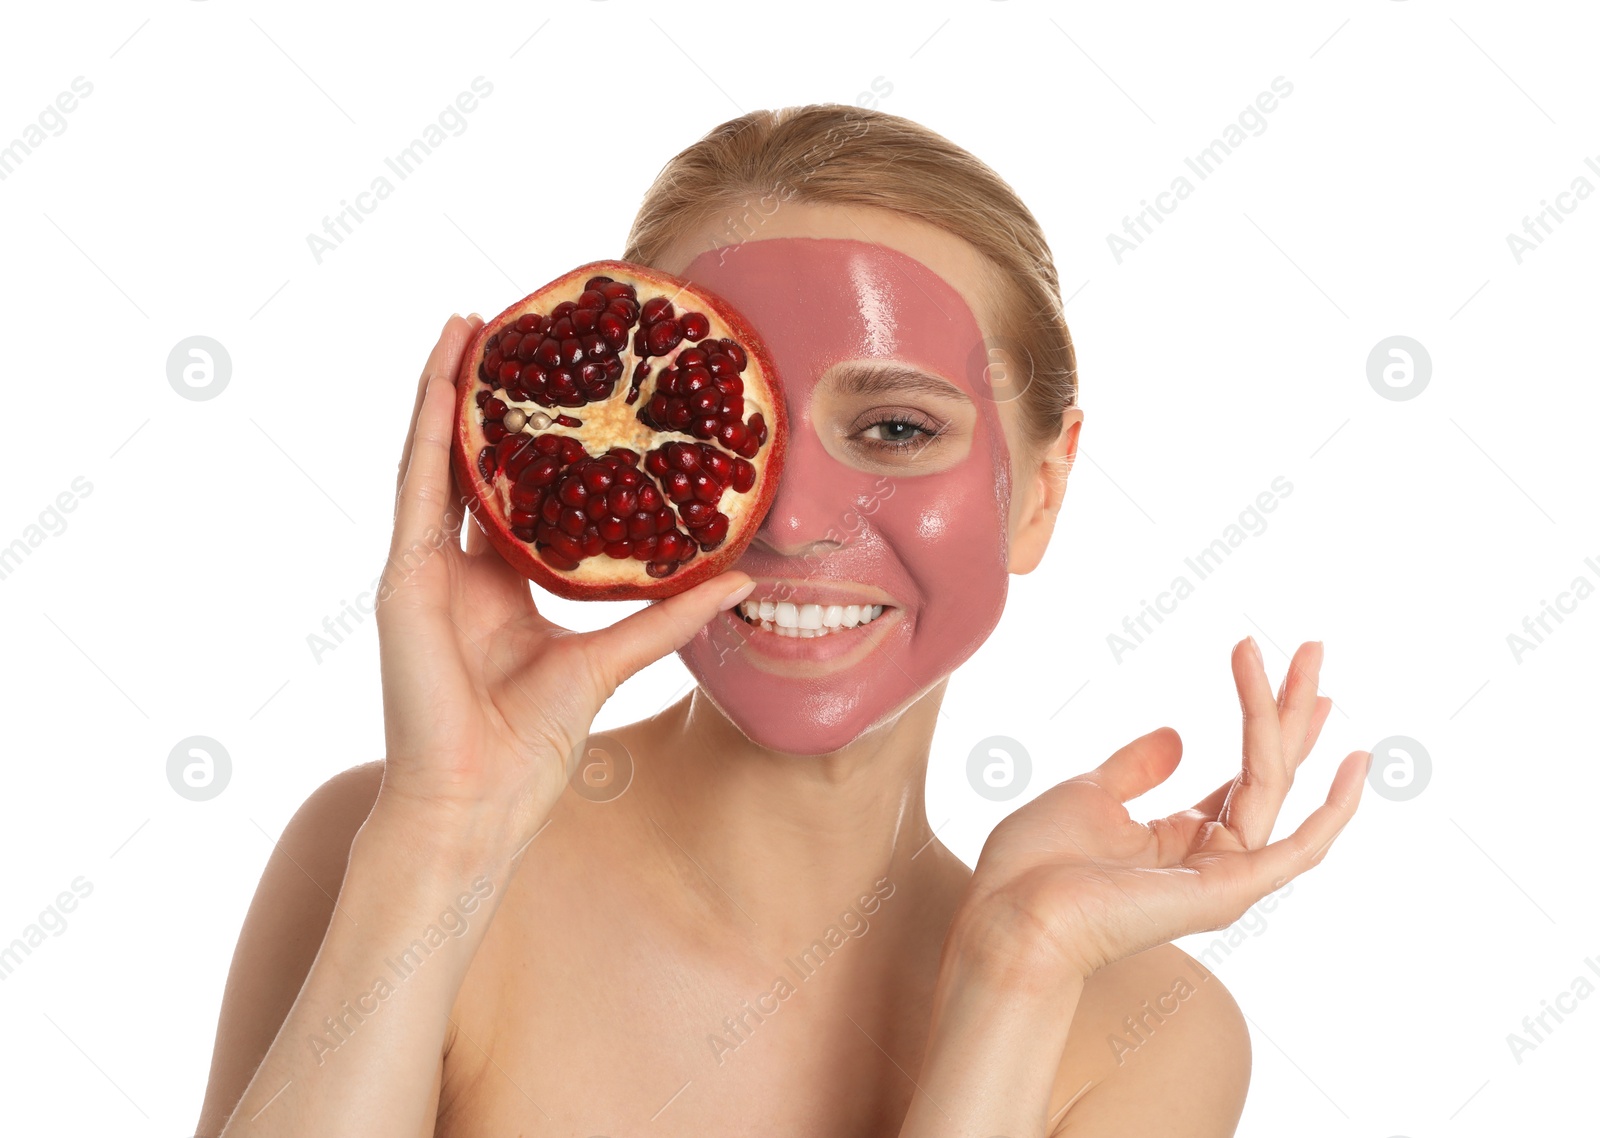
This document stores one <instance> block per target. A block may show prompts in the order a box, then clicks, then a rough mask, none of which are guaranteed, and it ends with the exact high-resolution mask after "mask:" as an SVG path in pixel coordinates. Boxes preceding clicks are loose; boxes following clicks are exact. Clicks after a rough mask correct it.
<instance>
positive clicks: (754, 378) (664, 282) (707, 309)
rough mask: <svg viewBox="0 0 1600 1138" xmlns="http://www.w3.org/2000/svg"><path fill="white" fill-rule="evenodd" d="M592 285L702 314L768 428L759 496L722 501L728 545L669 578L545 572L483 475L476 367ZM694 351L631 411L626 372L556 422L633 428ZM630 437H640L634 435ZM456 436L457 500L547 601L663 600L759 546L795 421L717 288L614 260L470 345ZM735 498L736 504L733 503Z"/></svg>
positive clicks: (757, 348) (767, 359)
mask: <svg viewBox="0 0 1600 1138" xmlns="http://www.w3.org/2000/svg"><path fill="white" fill-rule="evenodd" d="M594 276H608V277H612V278H613V279H616V280H621V281H625V282H629V283H633V284H636V285H638V286H641V287H640V301H641V302H642V301H643V300H644V299H645V294H644V288H645V287H648V288H650V289H653V290H656V291H658V292H659V293H661V294H663V295H665V296H667V297H669V298H672V299H673V301H674V304H675V305H676V306H677V307H678V308H680V309H688V310H693V311H698V312H703V313H704V314H705V315H706V317H707V318H708V319H709V320H710V322H711V331H710V333H709V335H708V336H707V337H704V338H702V339H701V340H700V341H699V342H704V341H705V340H706V339H716V338H721V337H726V338H729V339H732V340H733V341H735V342H736V343H738V344H739V345H740V346H741V347H743V348H744V350H745V354H746V356H747V361H748V362H747V363H746V365H745V369H744V371H743V373H742V376H741V378H742V379H743V380H744V383H745V401H746V404H747V410H756V411H760V412H761V413H762V414H763V416H764V417H765V419H766V422H767V441H766V443H765V444H763V446H762V447H761V448H760V450H759V451H758V452H757V453H756V455H755V457H752V458H750V459H749V460H748V461H749V462H751V463H752V464H753V465H754V466H755V468H756V484H755V488H754V490H753V492H749V493H746V494H736V493H735V492H733V491H731V490H729V491H726V492H725V493H724V495H723V500H724V501H726V502H728V503H729V505H730V507H732V509H731V510H724V512H725V513H728V517H729V526H728V537H727V539H726V540H724V541H723V543H722V544H721V545H719V546H718V547H717V548H715V549H713V550H711V551H710V552H709V553H707V552H697V553H696V554H695V556H694V557H693V558H692V559H691V560H690V561H688V562H687V563H685V564H683V565H681V566H680V567H679V568H678V569H677V571H675V572H674V573H672V575H671V576H669V577H664V578H652V577H650V576H648V575H647V574H646V571H645V563H644V562H641V561H636V560H631V559H630V560H613V559H611V558H607V557H604V556H602V557H590V558H586V559H585V560H583V561H581V562H579V564H578V568H577V569H575V570H572V571H562V570H558V569H555V568H554V567H552V566H550V565H547V564H546V563H545V562H544V561H543V560H542V559H541V558H540V557H539V555H538V553H537V552H536V551H535V549H534V547H533V546H532V545H530V544H528V543H526V542H524V541H522V540H521V539H519V538H518V537H517V536H516V535H514V534H512V533H511V532H510V528H509V524H508V522H507V521H506V516H507V513H506V497H505V495H506V491H505V488H504V486H503V485H495V484H494V483H492V482H490V481H486V480H485V479H484V478H483V475H482V472H481V471H480V470H479V469H478V462H477V456H478V454H479V452H480V450H481V449H482V448H483V447H484V446H485V445H487V441H486V440H485V438H484V435H483V433H482V429H481V421H480V414H479V411H478V407H477V405H476V403H475V401H474V392H476V391H477V390H478V389H479V383H478V375H477V370H478V364H479V363H480V361H482V359H483V357H484V348H485V343H486V341H487V340H488V339H489V337H490V336H492V335H493V334H494V333H495V332H496V331H497V330H499V329H501V328H503V327H505V326H506V325H508V324H510V323H511V322H512V321H514V320H516V319H517V317H519V316H521V315H523V314H525V313H529V312H538V313H546V312H548V311H549V310H550V308H551V307H553V305H554V304H555V303H558V302H559V301H560V300H562V299H570V298H571V297H572V296H574V295H576V294H577V293H578V292H580V291H581V290H582V285H583V282H585V281H587V280H588V279H589V278H590V277H594ZM680 296H684V297H688V298H690V303H688V304H683V303H681V302H680V301H679V297H680ZM691 346H693V345H692V344H690V343H689V342H687V341H685V342H684V344H682V345H681V346H680V347H679V348H676V349H674V351H673V353H672V354H670V355H668V356H665V357H652V361H653V362H655V363H656V365H657V366H655V367H653V369H652V376H651V378H650V379H648V380H646V382H645V386H644V388H643V394H642V395H641V398H640V399H639V400H638V402H637V403H635V404H632V405H626V406H625V408H624V404H623V398H622V396H623V393H624V392H625V391H626V389H627V386H628V375H629V372H628V369H624V376H623V379H622V380H620V381H619V382H618V384H617V388H616V391H615V392H614V393H613V395H612V397H611V399H610V400H607V401H604V402H600V403H591V404H587V405H585V406H584V407H579V408H564V407H556V408H550V409H549V413H551V414H555V413H557V412H563V411H566V412H570V413H572V414H575V415H577V416H579V417H580V418H581V417H583V416H585V415H586V414H589V415H591V416H592V415H595V414H596V413H597V411H596V409H597V408H606V410H605V411H604V412H603V414H605V415H607V416H610V417H612V420H613V421H620V420H621V418H622V416H623V414H624V410H625V413H626V415H627V416H628V418H629V419H632V418H633V416H634V414H635V412H636V411H637V409H638V407H639V406H642V405H643V404H644V403H645V402H646V401H647V400H648V395H649V392H650V391H651V390H652V389H653V386H654V382H655V376H656V375H658V374H660V372H661V370H662V364H663V363H664V362H670V360H671V359H672V358H674V357H675V355H676V354H677V352H679V351H681V350H683V349H684V348H688V347H691ZM622 429H626V430H633V429H634V427H633V426H629V427H626V428H622ZM637 429H638V430H640V431H642V432H643V433H644V434H647V435H651V436H653V437H655V438H657V439H658V441H657V443H656V445H660V444H661V443H665V442H669V441H674V440H676V441H684V442H696V441H701V440H696V439H692V438H691V437H690V436H689V435H687V434H684V433H681V432H676V431H659V432H652V431H650V430H649V429H648V428H645V427H644V426H643V425H642V424H637ZM540 433H541V434H566V433H570V434H573V435H575V436H577V437H579V438H582V437H583V435H584V432H583V431H582V430H581V429H573V430H571V431H567V430H564V429H555V428H552V429H551V430H548V431H541V432H540ZM453 436H454V437H453V440H452V443H451V448H450V453H451V462H452V466H453V467H454V471H455V477H456V483H457V487H458V491H459V493H460V495H461V497H462V499H463V502H464V504H465V506H466V508H467V510H468V511H469V512H470V513H472V514H473V516H474V517H475V518H476V519H477V521H478V524H479V526H480V528H481V529H482V530H483V532H484V534H485V535H486V536H487V537H488V539H489V543H490V544H491V545H492V546H493V547H494V549H495V550H496V551H497V552H498V553H499V554H500V556H501V557H502V558H503V559H504V560H505V561H506V563H507V564H509V565H510V566H511V567H512V568H513V569H515V570H516V571H517V572H518V573H520V574H522V575H523V576H524V577H527V578H528V579H529V580H532V581H534V582H535V583H536V584H538V585H539V586H540V587H541V588H543V589H545V590H546V591H547V592H550V593H553V594H555V595H556V596H558V597H564V598H566V599H569V600H596V601H598V600H610V601H618V600H634V601H637V600H658V599H660V598H663V597H670V596H675V595H677V594H678V593H681V592H684V591H686V590H688V589H692V588H694V587H695V586H696V585H698V584H700V583H701V582H703V581H707V580H710V579H711V578H712V577H715V576H716V575H717V574H719V573H722V572H724V571H726V570H727V569H729V568H731V567H732V565H733V563H734V562H735V561H737V560H738V558H739V556H740V555H741V554H742V553H743V552H744V551H745V549H746V548H747V547H748V546H749V544H750V542H751V541H752V540H753V539H754V537H755V535H756V532H757V530H759V529H760V526H761V522H762V520H763V519H764V518H765V517H766V514H767V511H768V510H769V509H770V508H771V506H772V499H773V496H774V494H775V492H776V490H777V485H778V479H779V477H780V476H781V475H782V473H783V465H784V460H785V457H786V452H787V448H788V438H789V414H788V408H787V406H786V402H785V399H784V392H783V383H782V380H781V379H780V377H779V375H778V369H777V367H776V365H775V364H774V363H773V361H772V355H771V352H770V351H769V350H768V348H767V346H766V344H765V343H763V342H762V340H761V338H760V336H759V335H757V333H756V331H755V329H754V327H752V326H751V325H750V323H749V321H748V320H746V319H745V318H744V316H742V315H741V314H740V313H739V311H738V310H737V309H736V308H734V307H733V306H732V305H731V304H729V303H728V302H727V301H726V300H724V299H723V298H722V297H720V296H718V295H717V294H716V293H714V292H713V291H711V290H710V289H707V288H705V287H703V286H701V285H698V284H692V283H690V282H688V281H685V280H682V279H681V278H678V277H675V276H673V275H671V274H669V273H664V272H662V271H660V270H659V269H653V268H650V267H648V266H645V265H637V264H633V263H631V262H627V261H616V260H608V261H593V262H590V263H589V264H586V265H581V266H579V267H578V268H576V269H573V270H571V271H570V272H567V273H563V274H562V275H561V276H560V277H557V278H556V279H555V280H553V281H551V282H550V283H549V284H547V285H544V286H542V287H541V288H539V289H537V290H536V291H534V292H532V293H530V294H529V295H528V296H525V297H523V298H522V299H521V300H519V301H517V302H516V303H515V304H513V305H511V306H510V307H508V308H506V309H505V310H504V311H503V312H501V313H500V314H499V315H498V316H496V317H495V318H494V319H492V320H490V321H488V322H486V323H485V324H484V325H483V327H482V328H480V329H479V330H478V332H477V334H476V335H475V336H474V337H473V338H472V340H471V342H470V343H468V345H467V348H466V351H465V353H464V354H463V356H462V358H461V367H460V370H459V372H458V373H457V375H456V418H455V428H454V431H453ZM641 437H642V436H641ZM609 445H616V446H628V445H629V440H627V439H626V438H623V439H619V440H617V441H615V442H613V443H611V444H609ZM589 453H591V454H595V455H597V456H598V454H603V453H604V450H603V449H602V450H600V451H594V450H591V451H590V452H589ZM641 454H642V452H641ZM729 495H733V497H732V498H731V499H730V497H729ZM719 508H721V507H720V506H719Z"/></svg>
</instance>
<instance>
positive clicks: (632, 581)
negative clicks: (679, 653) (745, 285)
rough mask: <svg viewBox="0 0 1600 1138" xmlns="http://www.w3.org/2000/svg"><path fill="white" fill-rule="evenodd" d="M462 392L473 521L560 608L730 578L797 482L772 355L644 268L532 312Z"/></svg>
mask: <svg viewBox="0 0 1600 1138" xmlns="http://www.w3.org/2000/svg"><path fill="white" fill-rule="evenodd" d="M624 377H626V382H623V380H624ZM456 386H457V400H458V402H457V417H456V430H455V442H454V446H453V457H454V461H455V467H456V477H457V480H458V482H459V483H460V484H461V487H462V489H463V490H464V491H465V492H466V493H467V496H468V505H469V507H470V508H471V510H472V512H473V514H474V515H475V516H476V517H477V519H478V521H479V522H480V523H481V524H482V526H483V529H484V532H485V533H486V534H487V535H488V537H489V540H490V542H491V543H492V544H493V545H494V546H495V548H496V549H497V550H498V551H499V552H500V554H501V556H503V557H504V558H505V559H506V560H507V561H508V562H509V563H510V564H511V565H512V566H513V567H515V568H516V569H517V570H518V571H519V572H521V573H522V574H523V575H524V576H527V577H530V578H532V579H533V580H535V581H537V582H539V584H541V585H542V586H544V587H545V588H546V589H548V590H550V591H551V592H553V593H555V594H557V595H558V596H563V597H569V598H573V599H587V600H602V599H603V600H623V599H651V598H655V597H663V596H669V595H671V594H674V593H678V592H681V591H683V590H684V589H688V588H691V587H693V586H694V585H696V584H698V583H699V582H701V581H703V580H706V579H708V578H710V577H713V576H715V575H716V574H717V573H720V572H722V571H723V570H724V569H726V568H728V567H729V566H730V565H731V564H732V562H733V561H734V560H735V559H736V558H737V557H738V556H739V554H740V553H742V552H743V551H744V548H745V547H746V546H747V545H748V544H749V542H750V540H751V538H753V537H754V536H755V532H756V529H757V528H758V527H759V526H760V524H761V520H762V518H763V517H764V516H765V514H766V511H767V508H768V507H769V506H770V504H771V500H772V493H773V489H774V488H775V486H776V484H777V479H778V476H779V474H780V472H781V471H782V468H783V457H784V450H785V445H786V441H787V429H788V422H787V416H786V412H785V408H784V403H783V389H782V386H781V381H780V380H779V378H778V374H777V370H776V369H775V368H774V367H773V365H772V361H771V357H770V355H769V353H768V352H767V349H766V347H765V345H763V344H762V343H761V341H760V339H759V338H758V337H757V336H756V334H755V331H754V329H753V328H751V327H750V326H749V324H748V322H747V321H746V320H744V318H743V317H741V316H740V315H739V313H738V312H737V311H736V310H734V309H733V308H732V306H730V305H729V304H728V303H727V302H726V301H724V300H722V299H721V298H720V297H717V296H715V295H714V294H712V293H710V292H709V291H707V290H705V289H702V288H698V287H697V286H694V285H692V284H689V283H687V282H685V281H681V280H679V279H677V278H675V277H673V276H670V275H669V274H666V273H662V272H659V271H657V270H655V269H651V268H647V267H645V266H641V265H634V264H629V263H627V262H623V261H597V262H594V263H592V264H588V265H584V266H581V267H580V268H577V269H574V270H573V271H571V272H569V273H566V274H564V275H563V276H562V277H560V278H558V279H557V280H555V281H553V282H551V283H550V284H548V285H546V286H545V287H543V288H541V289H539V290H538V291H536V292H534V293H532V294H531V295H529V296H527V297H525V298H523V299H522V300H521V301H518V302H517V303H516V304H514V305H512V306H511V307H510V308H508V309H507V310H506V311H505V312H503V313H501V314H500V315H499V316H497V317H495V318H494V319H493V320H491V321H489V322H488V323H487V324H485V325H484V326H483V328H482V329H481V330H480V331H479V332H478V335H477V336H476V337H475V338H474V340H473V342H472V343H471V344H470V345H468V348H467V352H466V355H465V356H464V357H463V359H462V364H461V372H460V374H459V376H458V377H457V381H456Z"/></svg>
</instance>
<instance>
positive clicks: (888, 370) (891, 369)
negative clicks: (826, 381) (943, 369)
mask: <svg viewBox="0 0 1600 1138" xmlns="http://www.w3.org/2000/svg"><path fill="white" fill-rule="evenodd" d="M829 377H830V379H831V382H832V384H833V386H834V388H835V389H836V390H837V391H838V392H839V393H840V394H841V395H894V394H917V395H931V396H933V397H934V398H942V399H959V400H961V401H962V402H965V403H970V402H971V401H972V400H971V398H970V397H968V395H967V393H966V392H964V391H962V390H961V389H960V388H959V387H957V386H956V385H955V384H953V383H951V382H950V381H949V380H947V379H940V378H939V377H938V376H935V375H929V374H928V373H927V372H925V371H919V370H918V369H916V368H913V367H907V366H905V365H904V364H887V365H885V364H863V363H847V364H841V365H839V366H838V367H836V368H833V369H830V372H829Z"/></svg>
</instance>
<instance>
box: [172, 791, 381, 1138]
mask: <svg viewBox="0 0 1600 1138" xmlns="http://www.w3.org/2000/svg"><path fill="white" fill-rule="evenodd" d="M382 781H383V763H382V762H371V763H363V764H362V765H360V766H356V767H351V768H350V769H349V770H347V771H343V772H341V773H339V774H337V775H335V776H334V777H332V778H330V779H329V780H328V781H327V782H325V783H323V784H322V785H321V786H320V787H318V788H317V789H316V790H315V791H313V792H312V794H311V795H310V797H308V798H307V799H306V800H305V802H304V803H302V804H301V806H300V809H299V810H297V811H296V812H295V815H294V817H293V818H291V819H290V820H289V824H288V826H287V827H285V829H284V831H283V836H282V838H281V839H280V840H279V841H278V843H277V845H276V847H275V848H274V849H273V851H272V854H271V855H270V856H269V857H268V859H267V865H266V868H265V869H264V870H263V871H262V873H261V882H260V884H259V885H257V886H256V892H255V897H254V899H253V900H252V901H251V902H250V909H249V911H248V912H247V913H246V915H245V919H244V925H243V927H242V928H241V929H240V931H239V942H238V944H237V946H236V947H235V948H234V951H233V963H232V965H231V966H230V967H229V969H228V981H227V986H226V987H225V988H224V989H223V996H222V1010H221V1012H220V1014H219V1015H218V1017H217V1037H216V1044H215V1046H214V1048H213V1050H212V1054H211V1075H210V1079H209V1081H208V1082H207V1085H206V1096H205V1103H204V1105H203V1106H202V1107H201V1111H200V1121H199V1122H198V1123H197V1124H196V1127H195V1134H196V1135H200V1136H206V1135H213V1134H216V1133H217V1132H218V1131H220V1130H221V1129H222V1127H223V1126H224V1125H225V1124H226V1123H227V1121H228V1116H229V1115H230V1114H232V1113H233V1109H234V1107H235V1106H236V1105H237V1104H238V1102H239V1099H240V1097H241V1096H242V1095H243V1094H244V1091H245V1088H247V1087H248V1086H249V1085H250V1080H251V1079H252V1078H253V1077H254V1076H255V1072H256V1068H257V1067H258V1066H259V1065H260V1063H261V1059H262V1056H264V1055H265V1054H266V1053H267V1048H268V1047H270V1046H271V1045H272V1041H273V1039H274V1037H276V1036H277V1034H278V1029H279V1028H280V1027H282V1026H283V1021H284V1019H285V1018H286V1017H287V1016H288V1014H289V1009H290V1008H291V1007H293V1006H294V1001H295V999H296V997H298V996H299V994H300V988H301V986H302V985H303V984H304V983H305V978H306V974H307V973H308V972H310V971H311V964H312V962H313V961H314V960H315V959H316V955H317V950H318V949H319V948H321V946H322V938H323V935H324V934H325V933H326V932H327V929H328V921H329V920H330V918H331V917H332V915H333V908H334V899H335V898H336V897H338V895H339V890H340V888H341V886H342V885H343V883H344V872H345V865H346V863H347V862H348V860H349V856H350V843H351V842H352V841H353V840H354V839H355V836H356V831H357V830H359V829H360V828H361V824H362V823H363V822H365V821H366V819H367V815H368V814H369V813H370V812H371V811H372V804H373V802H374V800H375V799H376V798H377V795H378V787H379V785H380V784H381V783H382Z"/></svg>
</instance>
